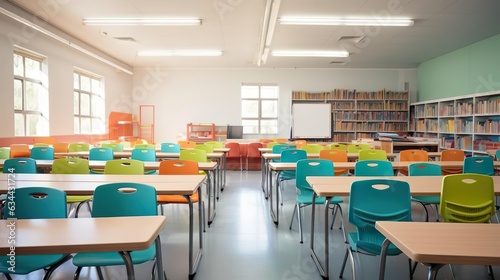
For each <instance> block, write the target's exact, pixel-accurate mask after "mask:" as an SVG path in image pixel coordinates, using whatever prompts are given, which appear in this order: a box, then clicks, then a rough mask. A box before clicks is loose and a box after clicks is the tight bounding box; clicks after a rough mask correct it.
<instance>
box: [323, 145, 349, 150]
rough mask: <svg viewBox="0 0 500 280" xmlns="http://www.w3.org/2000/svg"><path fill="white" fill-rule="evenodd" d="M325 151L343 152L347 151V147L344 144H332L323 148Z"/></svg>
mask: <svg viewBox="0 0 500 280" xmlns="http://www.w3.org/2000/svg"><path fill="white" fill-rule="evenodd" d="M325 148H326V149H327V150H344V151H347V145H345V144H339V143H332V144H328V145H326V147H325Z"/></svg>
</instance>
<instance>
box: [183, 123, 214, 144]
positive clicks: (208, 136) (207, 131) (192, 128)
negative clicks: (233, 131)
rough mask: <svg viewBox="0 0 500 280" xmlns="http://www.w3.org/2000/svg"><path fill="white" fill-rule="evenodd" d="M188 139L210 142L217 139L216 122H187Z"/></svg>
mask: <svg viewBox="0 0 500 280" xmlns="http://www.w3.org/2000/svg"><path fill="white" fill-rule="evenodd" d="M186 135H187V140H188V141H193V142H199V143H203V142H208V141H215V140H216V132H215V124H213V123H203V124H193V123H188V124H187V134H186Z"/></svg>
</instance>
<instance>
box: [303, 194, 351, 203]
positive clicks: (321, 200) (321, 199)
mask: <svg viewBox="0 0 500 280" xmlns="http://www.w3.org/2000/svg"><path fill="white" fill-rule="evenodd" d="M296 201H297V203H299V204H302V205H310V204H312V193H308V192H307V193H305V194H303V193H300V194H297V198H296ZM325 202H326V197H323V196H317V197H316V200H315V201H314V203H315V204H317V205H321V204H324V203H325ZM342 202H344V200H343V199H342V198H340V197H338V196H334V197H332V198H331V199H330V203H331V204H339V203H342Z"/></svg>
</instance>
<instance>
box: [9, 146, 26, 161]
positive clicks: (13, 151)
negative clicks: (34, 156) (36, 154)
mask: <svg viewBox="0 0 500 280" xmlns="http://www.w3.org/2000/svg"><path fill="white" fill-rule="evenodd" d="M30 154H31V153H30V146H29V145H27V144H12V145H10V157H11V158H29V157H30Z"/></svg>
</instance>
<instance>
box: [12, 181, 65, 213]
mask: <svg viewBox="0 0 500 280" xmlns="http://www.w3.org/2000/svg"><path fill="white" fill-rule="evenodd" d="M9 197H10V196H9ZM9 197H8V200H7V203H9V202H14V205H15V206H16V210H15V211H4V218H6V219H9V218H16V219H51V218H66V217H67V214H66V213H67V211H66V193H65V192H63V191H61V190H58V189H55V188H49V187H23V188H17V189H16V194H15V196H13V201H12V200H10V199H12V198H9Z"/></svg>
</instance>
